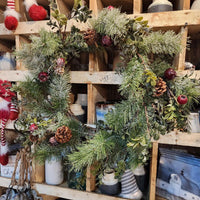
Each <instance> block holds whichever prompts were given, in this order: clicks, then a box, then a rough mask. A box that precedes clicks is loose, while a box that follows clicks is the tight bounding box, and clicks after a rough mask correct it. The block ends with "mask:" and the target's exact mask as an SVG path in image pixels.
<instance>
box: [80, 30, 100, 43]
mask: <svg viewBox="0 0 200 200" xmlns="http://www.w3.org/2000/svg"><path fill="white" fill-rule="evenodd" d="M83 37H84V40H85V42H86V43H87V44H88V46H92V45H94V44H95V42H96V40H97V36H96V31H95V30H94V29H87V31H85V32H84V34H83Z"/></svg>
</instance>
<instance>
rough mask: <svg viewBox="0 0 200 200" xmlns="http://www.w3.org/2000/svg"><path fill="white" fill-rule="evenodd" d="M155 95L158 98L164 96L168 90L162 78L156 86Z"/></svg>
mask: <svg viewBox="0 0 200 200" xmlns="http://www.w3.org/2000/svg"><path fill="white" fill-rule="evenodd" d="M155 90H156V91H155V93H154V96H156V97H159V96H161V95H163V94H164V93H165V92H166V90H167V85H166V82H165V81H163V79H162V78H159V79H158V80H157V82H156V86H155Z"/></svg>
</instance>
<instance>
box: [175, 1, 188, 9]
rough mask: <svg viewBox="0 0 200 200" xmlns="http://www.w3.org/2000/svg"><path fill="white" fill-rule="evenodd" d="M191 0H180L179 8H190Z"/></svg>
mask: <svg viewBox="0 0 200 200" xmlns="http://www.w3.org/2000/svg"><path fill="white" fill-rule="evenodd" d="M189 9H190V0H180V1H178V10H189Z"/></svg>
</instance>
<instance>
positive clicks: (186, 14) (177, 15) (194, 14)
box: [129, 10, 200, 28]
mask: <svg viewBox="0 0 200 200" xmlns="http://www.w3.org/2000/svg"><path fill="white" fill-rule="evenodd" d="M129 16H130V17H133V18H134V17H143V19H144V20H148V24H149V26H150V27H176V26H185V24H186V23H187V25H188V26H192V25H199V23H200V12H199V11H197V10H196V11H195V10H180V11H172V12H159V13H143V14H133V15H129ZM191 28H192V27H191Z"/></svg>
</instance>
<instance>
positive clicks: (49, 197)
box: [41, 194, 58, 200]
mask: <svg viewBox="0 0 200 200" xmlns="http://www.w3.org/2000/svg"><path fill="white" fill-rule="evenodd" d="M41 196H42V198H43V200H55V199H57V198H58V197H53V196H48V195H46V194H42V195H41Z"/></svg>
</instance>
